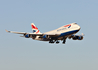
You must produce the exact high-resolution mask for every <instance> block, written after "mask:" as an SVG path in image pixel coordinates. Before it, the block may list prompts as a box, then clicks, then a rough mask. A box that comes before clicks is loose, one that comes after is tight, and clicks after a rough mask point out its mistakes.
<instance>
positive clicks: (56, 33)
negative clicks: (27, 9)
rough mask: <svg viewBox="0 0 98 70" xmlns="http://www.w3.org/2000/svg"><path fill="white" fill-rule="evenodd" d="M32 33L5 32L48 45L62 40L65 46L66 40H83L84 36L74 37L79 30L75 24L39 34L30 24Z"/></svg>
mask: <svg viewBox="0 0 98 70" xmlns="http://www.w3.org/2000/svg"><path fill="white" fill-rule="evenodd" d="M31 27H32V31H33V33H26V32H14V31H7V30H6V32H9V33H16V34H23V36H21V37H25V38H32V39H33V40H39V41H49V43H55V42H56V44H58V43H59V40H62V41H63V42H62V43H63V44H65V42H66V39H67V38H69V39H71V38H72V39H73V40H83V36H84V34H83V33H82V35H75V34H76V33H77V32H78V31H79V30H80V26H79V25H78V24H77V23H71V24H68V25H64V26H62V27H60V28H58V29H55V30H52V31H49V32H45V33H41V32H40V31H39V30H38V28H37V27H36V26H35V25H34V23H31Z"/></svg>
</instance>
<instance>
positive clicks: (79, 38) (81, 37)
mask: <svg viewBox="0 0 98 70" xmlns="http://www.w3.org/2000/svg"><path fill="white" fill-rule="evenodd" d="M82 39H83V36H74V37H73V40H82Z"/></svg>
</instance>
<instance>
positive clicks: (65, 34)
mask: <svg viewBox="0 0 98 70" xmlns="http://www.w3.org/2000/svg"><path fill="white" fill-rule="evenodd" d="M78 31H79V30H73V31H69V32H65V33H61V35H59V36H58V37H62V36H67V35H70V34H73V33H76V32H78Z"/></svg>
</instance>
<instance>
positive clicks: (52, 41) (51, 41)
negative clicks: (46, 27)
mask: <svg viewBox="0 0 98 70" xmlns="http://www.w3.org/2000/svg"><path fill="white" fill-rule="evenodd" d="M55 42H56V44H58V43H59V41H58V40H50V41H49V43H55Z"/></svg>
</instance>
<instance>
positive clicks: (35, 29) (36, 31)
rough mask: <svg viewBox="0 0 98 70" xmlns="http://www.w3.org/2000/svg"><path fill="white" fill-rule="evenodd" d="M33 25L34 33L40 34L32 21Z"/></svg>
mask: <svg viewBox="0 0 98 70" xmlns="http://www.w3.org/2000/svg"><path fill="white" fill-rule="evenodd" d="M31 27H32V31H33V33H36V34H39V33H40V31H39V30H38V28H37V27H36V26H35V24H34V23H31Z"/></svg>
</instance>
